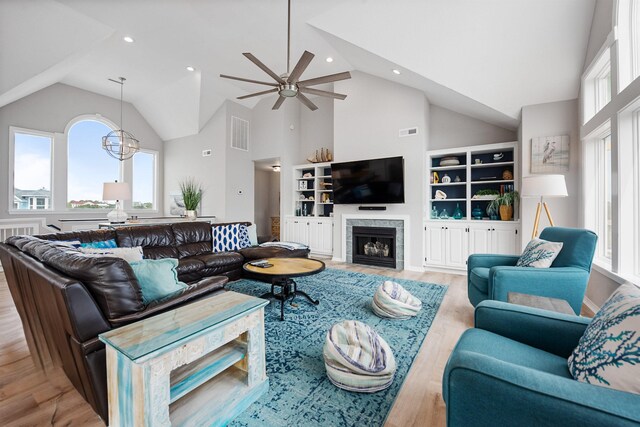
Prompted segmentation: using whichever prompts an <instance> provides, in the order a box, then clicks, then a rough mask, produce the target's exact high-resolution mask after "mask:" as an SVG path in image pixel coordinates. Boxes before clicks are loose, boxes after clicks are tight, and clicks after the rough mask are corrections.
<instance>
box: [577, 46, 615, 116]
mask: <svg viewBox="0 0 640 427" xmlns="http://www.w3.org/2000/svg"><path fill="white" fill-rule="evenodd" d="M583 88H584V93H583V98H584V122H585V123H586V122H588V121H589V120H590V119H591V118H592V117H593V116H595V115H596V113H598V111H600V110H602V108H603V107H604V106H605V105H607V104H608V103H609V102H610V101H611V51H610V49H609V48H607V49H605V51H604V52H602V54H600V56H599V57H598V59H597V60H596V62H595V63H594V64H593V65H592V66H591V67H590V70H589V71H588V72H587V74H586V76H585V77H584V85H583Z"/></svg>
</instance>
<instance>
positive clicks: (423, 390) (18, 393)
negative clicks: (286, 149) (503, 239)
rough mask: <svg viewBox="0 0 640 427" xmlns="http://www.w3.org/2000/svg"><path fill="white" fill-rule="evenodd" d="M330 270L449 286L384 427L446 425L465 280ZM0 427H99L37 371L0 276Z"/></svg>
mask: <svg viewBox="0 0 640 427" xmlns="http://www.w3.org/2000/svg"><path fill="white" fill-rule="evenodd" d="M325 262H326V264H327V266H328V267H331V268H339V269H345V270H351V271H358V272H362V273H369V274H381V275H386V276H392V277H399V278H405V279H411V280H421V281H425V282H431V283H439V284H443V285H447V286H448V287H449V289H448V290H447V293H446V295H445V297H444V300H443V302H442V305H441V306H440V309H439V311H438V314H437V316H436V318H435V321H434V322H433V325H432V326H431V329H430V330H429V333H428V335H427V337H426V339H425V341H424V344H423V345H422V348H421V349H420V352H419V353H418V356H417V357H416V359H415V361H414V364H413V366H412V367H411V370H410V371H409V375H408V376H407V379H406V380H405V383H404V385H403V387H402V389H401V390H400V394H399V395H398V397H397V399H396V403H395V405H394V406H393V408H392V409H391V412H390V414H389V417H388V418H387V423H386V424H385V425H386V426H387V427H411V426H415V427H417V426H444V425H445V424H446V422H445V421H446V420H445V406H444V402H443V400H442V372H443V371H444V366H445V364H446V362H447V359H448V357H449V354H450V353H451V351H452V350H453V347H454V346H455V343H456V342H457V340H458V338H459V337H460V335H461V334H462V332H464V331H465V330H466V329H468V328H470V327H472V326H473V308H472V307H471V304H469V301H468V300H467V291H466V277H465V276H461V275H452V274H444V273H419V272H412V271H401V272H395V271H390V270H387V269H377V268H369V267H365V266H354V265H352V264H343V263H334V262H330V261H325ZM0 325H2V331H1V333H0V425H2V426H32V425H33V426H47V425H56V426H94V425H95V426H102V425H104V424H103V423H102V422H101V421H100V419H99V418H98V416H97V415H95V413H94V412H93V410H92V409H91V407H90V406H89V404H87V403H86V402H85V401H84V400H83V399H82V397H80V395H79V394H78V393H77V392H76V390H75V389H74V388H73V386H72V385H71V383H70V382H69V381H68V380H67V379H66V377H65V376H64V373H62V372H56V373H53V374H51V375H49V376H48V377H47V376H45V375H44V374H43V373H41V372H39V371H38V370H36V368H35V366H34V365H33V362H32V361H31V358H30V356H29V350H28V348H27V343H26V341H25V338H24V334H23V333H22V326H21V323H20V319H19V317H18V313H17V312H16V309H15V306H14V305H13V301H12V299H11V295H10V293H9V290H8V288H7V284H6V281H5V278H4V275H2V273H0Z"/></svg>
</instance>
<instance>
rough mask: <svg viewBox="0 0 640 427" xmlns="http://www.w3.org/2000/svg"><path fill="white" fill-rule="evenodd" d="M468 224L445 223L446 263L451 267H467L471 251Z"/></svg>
mask: <svg viewBox="0 0 640 427" xmlns="http://www.w3.org/2000/svg"><path fill="white" fill-rule="evenodd" d="M468 234H469V233H467V227H466V225H445V235H446V251H445V263H446V265H447V267H451V268H465V267H466V265H467V257H468V253H469V242H468Z"/></svg>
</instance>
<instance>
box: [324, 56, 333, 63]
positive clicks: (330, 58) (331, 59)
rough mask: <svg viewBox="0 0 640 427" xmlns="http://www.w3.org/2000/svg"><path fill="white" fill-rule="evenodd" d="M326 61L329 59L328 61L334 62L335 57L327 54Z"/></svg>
mask: <svg viewBox="0 0 640 427" xmlns="http://www.w3.org/2000/svg"><path fill="white" fill-rule="evenodd" d="M325 61H327V62H333V58H332V57H330V56H327V59H325Z"/></svg>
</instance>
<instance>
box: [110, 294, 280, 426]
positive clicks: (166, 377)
mask: <svg viewBox="0 0 640 427" xmlns="http://www.w3.org/2000/svg"><path fill="white" fill-rule="evenodd" d="M268 303H269V302H268V301H265V300H263V299H260V298H255V297H251V296H248V295H243V294H239V293H236V292H231V291H229V292H224V293H222V294H218V295H214V296H212V297H210V298H205V299H202V300H199V301H196V302H193V303H191V304H188V305H186V306H183V307H180V308H177V309H175V310H171V311H168V312H165V313H162V314H159V315H157V316H154V317H151V318H148V319H145V320H142V321H139V322H136V323H132V324H129V325H126V326H123V327H121V328H118V329H114V330H112V331H109V332H106V333H104V334H100V336H99V337H100V340H101V341H102V342H104V343H105V345H106V351H107V354H106V355H107V386H108V399H109V425H110V426H154V427H156V426H170V425H172V426H178V425H193V426H202V425H210V426H223V425H227V424H228V423H229V422H230V421H231V420H233V419H234V418H235V417H236V416H237V415H238V414H240V413H241V412H242V411H244V410H245V409H246V408H247V407H248V406H249V405H250V404H251V403H252V402H254V401H255V400H257V399H258V398H259V397H260V396H261V395H262V394H263V393H265V392H266V391H267V389H268V387H269V380H268V378H267V376H266V371H265V353H264V307H265V306H266V305H267V304H268Z"/></svg>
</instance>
